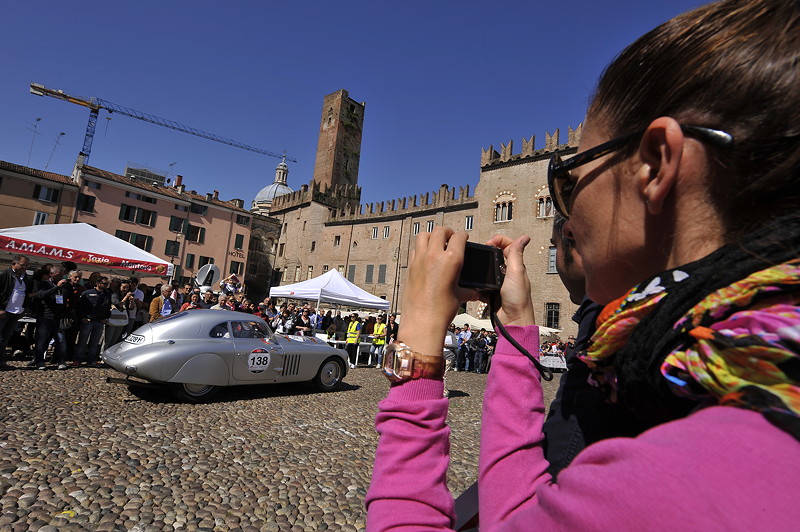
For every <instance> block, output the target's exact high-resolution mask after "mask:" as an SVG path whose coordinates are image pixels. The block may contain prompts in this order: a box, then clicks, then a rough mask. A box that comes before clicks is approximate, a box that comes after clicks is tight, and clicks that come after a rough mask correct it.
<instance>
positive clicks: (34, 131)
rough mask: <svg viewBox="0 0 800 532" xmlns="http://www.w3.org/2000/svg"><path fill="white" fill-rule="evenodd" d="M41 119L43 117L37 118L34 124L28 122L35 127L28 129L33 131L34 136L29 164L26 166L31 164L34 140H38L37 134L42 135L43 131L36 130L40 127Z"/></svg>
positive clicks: (29, 153)
mask: <svg viewBox="0 0 800 532" xmlns="http://www.w3.org/2000/svg"><path fill="white" fill-rule="evenodd" d="M41 120H42V118H41V117H38V118H36V122H35V123H33V124H31V123H30V122H28V124H29V125H31V126H33V129H30V128H28V131H33V138H31V149H30V150H28V164H27V165H26V166H30V165H31V153H33V141H34V140H36V135H41V133H39V132H38V131H36V130H37V129H38V128H39V122H41Z"/></svg>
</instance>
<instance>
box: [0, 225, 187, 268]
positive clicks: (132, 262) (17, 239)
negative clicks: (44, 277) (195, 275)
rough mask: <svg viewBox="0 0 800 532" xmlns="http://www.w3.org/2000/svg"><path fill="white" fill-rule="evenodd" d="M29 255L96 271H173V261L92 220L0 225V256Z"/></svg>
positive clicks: (46, 260)
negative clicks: (121, 236)
mask: <svg viewBox="0 0 800 532" xmlns="http://www.w3.org/2000/svg"><path fill="white" fill-rule="evenodd" d="M14 255H27V256H30V257H35V258H37V259H39V260H40V261H41V260H42V259H43V260H44V262H66V261H70V262H74V263H75V264H77V265H78V267H79V268H80V269H84V270H93V271H102V272H107V271H114V270H128V271H136V272H140V273H141V274H142V275H152V276H159V277H165V276H169V275H172V270H173V265H172V264H170V263H169V262H167V261H165V260H164V259H161V258H159V257H156V256H155V255H152V254H150V253H147V252H146V251H143V250H141V249H139V248H137V247H136V246H134V245H133V244H129V243H128V242H125V241H124V240H121V239H119V238H117V237H115V236H112V235H109V234H108V233H106V232H104V231H101V230H100V229H97V228H95V227H92V226H91V225H89V224H84V223H76V224H44V225H31V226H27V227H12V228H9V229H0V257H2V258H4V259H9V258H10V257H13V256H14Z"/></svg>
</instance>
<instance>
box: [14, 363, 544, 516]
mask: <svg viewBox="0 0 800 532" xmlns="http://www.w3.org/2000/svg"><path fill="white" fill-rule="evenodd" d="M12 364H13V365H14V366H16V367H17V369H14V370H8V371H2V372H0V390H2V391H0V497H1V498H0V530H2V531H6V530H9V531H29V530H31V531H35V530H38V531H40V532H52V531H71V530H137V531H161V530H220V531H226V530H244V531H253V532H255V531H261V530H298V531H299V530H362V529H364V527H365V520H366V511H365V510H364V506H363V504H364V495H365V493H366V490H367V488H368V486H369V481H370V475H371V472H372V461H373V458H374V452H375V445H376V444H377V434H376V433H375V430H374V428H373V420H374V416H375V413H376V410H377V403H378V401H380V400H381V399H382V398H383V397H384V396H385V394H386V391H387V389H388V382H387V381H386V379H385V378H383V377H382V376H381V375H380V374H379V371H378V370H377V369H374V368H362V367H359V368H358V369H356V370H352V371H351V372H350V373H349V374H348V376H347V378H346V379H345V386H344V388H343V389H342V390H341V391H337V392H334V393H329V394H320V393H316V392H314V391H313V389H312V387H311V386H310V385H308V384H299V385H298V384H291V385H265V386H243V387H235V388H227V389H225V390H223V391H222V392H221V393H220V394H219V395H218V396H217V397H216V401H214V402H212V403H211V404H204V405H188V404H181V403H177V402H175V401H174V400H173V399H172V396H171V395H170V394H169V392H166V391H161V390H145V391H138V392H136V394H134V393H132V392H131V391H130V390H129V389H128V388H127V387H125V386H122V385H115V384H107V383H106V382H105V378H106V377H107V376H118V375H116V374H115V372H113V371H112V370H110V369H102V368H71V369H69V370H66V371H55V370H48V371H37V370H33V369H28V368H24V367H23V365H24V364H23V363H22V362H13V363H12ZM557 380H558V379H557V378H556V379H554V381H553V382H552V383H547V384H546V387H545V395H546V398H547V402H548V403H549V400H550V399H551V398H552V396H553V394H554V391H555V388H556V382H557ZM447 382H448V387H449V388H450V389H451V403H450V416H449V424H450V426H451V427H452V440H451V441H452V447H451V453H452V454H451V456H452V461H451V466H450V472H449V475H448V481H449V485H450V489H451V491H452V492H453V493H455V494H458V493H461V492H462V491H463V490H464V489H466V488H467V487H468V486H469V485H470V484H472V483H473V482H474V481H475V479H476V476H477V462H478V444H479V431H480V411H481V404H482V400H483V392H484V388H485V383H486V376H485V375H476V374H472V373H448V377H447Z"/></svg>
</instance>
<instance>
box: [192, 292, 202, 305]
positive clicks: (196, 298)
mask: <svg viewBox="0 0 800 532" xmlns="http://www.w3.org/2000/svg"><path fill="white" fill-rule="evenodd" d="M191 301H192V303H200V296H199V295H198V294H192V298H191Z"/></svg>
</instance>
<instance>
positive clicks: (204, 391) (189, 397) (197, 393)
mask: <svg viewBox="0 0 800 532" xmlns="http://www.w3.org/2000/svg"><path fill="white" fill-rule="evenodd" d="M218 391H219V386H214V385H213V384H191V383H188V382H178V383H175V384H173V385H172V393H173V394H175V397H177V398H178V399H179V400H181V401H184V402H186V403H193V404H196V403H204V402H206V401H208V400H209V399H211V398H212V397H213V396H215V395H216V394H217V392H218Z"/></svg>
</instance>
